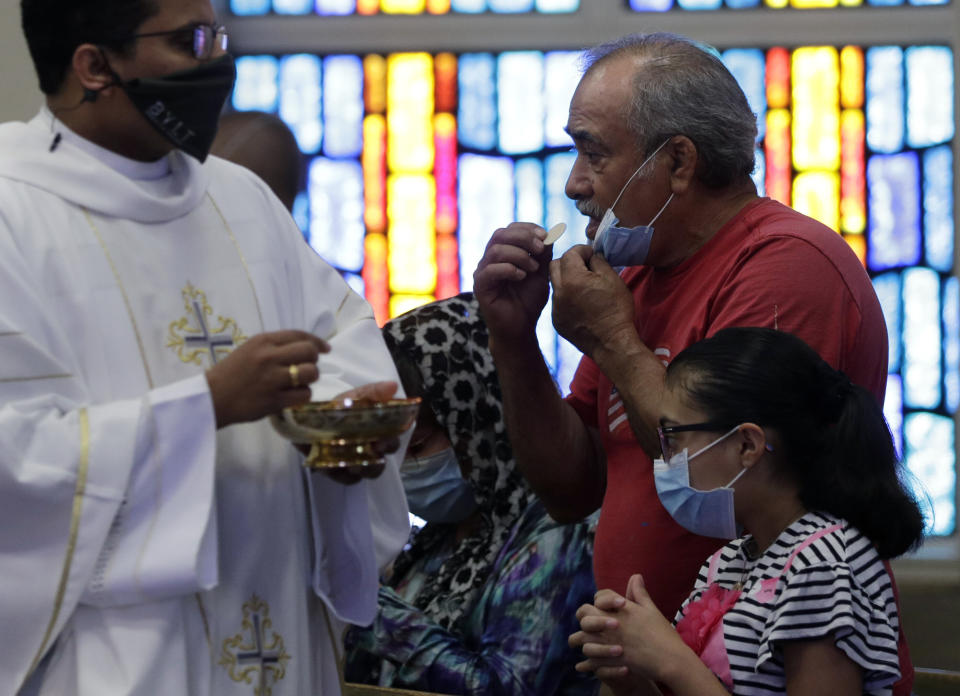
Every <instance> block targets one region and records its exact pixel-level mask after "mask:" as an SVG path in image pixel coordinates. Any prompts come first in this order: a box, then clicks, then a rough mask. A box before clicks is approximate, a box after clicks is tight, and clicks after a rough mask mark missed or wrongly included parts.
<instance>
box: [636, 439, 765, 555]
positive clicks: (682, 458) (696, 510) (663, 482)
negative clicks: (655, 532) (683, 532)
mask: <svg viewBox="0 0 960 696" xmlns="http://www.w3.org/2000/svg"><path fill="white" fill-rule="evenodd" d="M739 429H740V426H739V425H738V426H737V427H736V428H733V429H732V430H731V431H730V432H728V433H727V434H725V435H723V436H722V437H718V438H717V439H716V440H714V441H713V442H711V443H710V444H709V445H707V446H706V447H704V448H702V449H699V450H697V451H696V452H695V453H694V454H692V455H690V456H689V457H688V456H687V450H686V448H684V449H683V451H681V452H677V453H676V454H675V455H673V456H672V457H671V458H670V462H669V463H668V462H665V461H664V460H663V459H655V460H654V462H653V479H654V482H655V484H656V486H657V495H658V496H660V502H661V503H662V504H663V507H665V508H666V509H667V512H669V513H670V516H671V517H673V519H674V520H676V521H677V524H679V525H680V526H681V527H683V528H684V529H687V530H688V531H691V532H693V533H694V534H699V535H701V536H706V537H717V538H720V539H733V538H735V537H736V536H737V522H736V519H735V518H734V515H733V488H732V486H733V484H734V483H736V482H737V479H739V478H740V477H741V476H743V475H744V474H745V473H746V471H747V469H746V467H744V469H743V471H741V472H740V473H739V474H737V475H736V476H734V477H733V480H732V481H730V483H728V484H727V485H726V486H723V487H722V488H714V489H713V490H710V491H700V490H697V489H696V488H693V487H691V486H690V460H691V459H693V458H694V457H697V456H699V455H701V454H703V453H704V452H706V451H707V450H708V449H710V448H711V447H713V446H714V445H716V444H717V443H719V442H722V441H723V440H725V439H726V438H728V437H730V436H731V435H733V433H735V432H737V430H739Z"/></svg>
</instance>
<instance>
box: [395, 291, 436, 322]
mask: <svg viewBox="0 0 960 696" xmlns="http://www.w3.org/2000/svg"><path fill="white" fill-rule="evenodd" d="M435 299H436V298H435V297H434V296H433V295H393V296H392V297H391V298H390V318H391V319H392V318H393V317H399V316H400V315H401V314H403V313H405V312H409V311H410V310H411V309H416V308H417V307H420V306H422V305H425V304H427V303H428V302H433V301H434V300H435Z"/></svg>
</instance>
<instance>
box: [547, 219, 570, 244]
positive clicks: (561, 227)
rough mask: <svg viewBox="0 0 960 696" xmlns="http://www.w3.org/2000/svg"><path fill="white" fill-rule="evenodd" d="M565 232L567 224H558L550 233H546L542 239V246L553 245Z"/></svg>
mask: <svg viewBox="0 0 960 696" xmlns="http://www.w3.org/2000/svg"><path fill="white" fill-rule="evenodd" d="M566 231H567V223H565V222H558V223H557V224H556V225H554V226H553V227H551V228H550V231H549V232H547V236H546V237H544V238H543V243H544V244H548V245H549V244H553V243H554V242H555V241H557V240H558V239H560V237H562V236H563V233H564V232H566Z"/></svg>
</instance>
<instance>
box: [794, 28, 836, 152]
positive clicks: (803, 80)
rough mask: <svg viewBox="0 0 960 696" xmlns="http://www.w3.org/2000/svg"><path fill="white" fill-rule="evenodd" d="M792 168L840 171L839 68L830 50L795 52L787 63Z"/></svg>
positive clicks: (821, 47)
mask: <svg viewBox="0 0 960 696" xmlns="http://www.w3.org/2000/svg"><path fill="white" fill-rule="evenodd" d="M790 73H791V78H792V83H793V92H792V97H793V141H792V144H793V166H794V167H795V168H796V169H798V170H800V171H804V170H810V169H839V168H840V96H839V86H840V64H839V58H838V56H837V50H836V49H835V48H833V47H832V46H817V47H807V48H798V49H797V50H796V51H794V52H793V59H792V63H791V71H790Z"/></svg>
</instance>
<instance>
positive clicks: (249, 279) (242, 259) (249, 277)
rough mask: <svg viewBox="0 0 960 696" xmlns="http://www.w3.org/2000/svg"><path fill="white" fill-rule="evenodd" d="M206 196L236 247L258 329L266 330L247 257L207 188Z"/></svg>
mask: <svg viewBox="0 0 960 696" xmlns="http://www.w3.org/2000/svg"><path fill="white" fill-rule="evenodd" d="M207 198H209V199H210V203H211V204H212V205H213V209H214V210H216V211H217V215H219V216H220V221H221V222H222V223H223V228H224V229H225V230H226V231H227V235H228V236H229V237H230V241H231V242H233V246H235V247H236V249H237V256H239V257H240V263H241V264H243V270H244V271H245V272H246V274H247V282H248V283H250V293H251V294H252V295H253V304H254V305H256V307H257V317H258V318H259V319H260V331H266V325H265V324H264V323H263V312H261V311H260V298H259V297H257V286H256V285H254V284H253V276H252V275H251V274H250V266H248V265H247V259H246V257H244V255H243V251H241V249H240V244H239V243H238V242H237V238H236V237H235V236H234V235H233V230H232V229H230V223H228V222H227V218H226V217H224V215H223V212H222V211H221V210H220V206H219V205H217V202H216V201H215V200H213V196H211V195H210V191H209V190H208V191H207Z"/></svg>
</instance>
